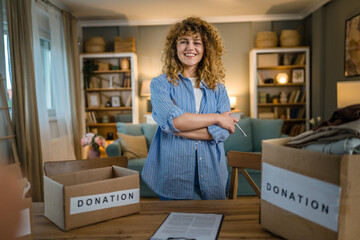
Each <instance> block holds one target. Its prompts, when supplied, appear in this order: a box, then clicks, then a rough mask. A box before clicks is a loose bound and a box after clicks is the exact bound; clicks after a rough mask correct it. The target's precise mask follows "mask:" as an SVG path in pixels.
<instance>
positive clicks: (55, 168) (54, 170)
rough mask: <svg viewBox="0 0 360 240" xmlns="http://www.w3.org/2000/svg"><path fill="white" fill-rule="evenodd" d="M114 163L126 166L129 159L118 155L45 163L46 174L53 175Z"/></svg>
mask: <svg viewBox="0 0 360 240" xmlns="http://www.w3.org/2000/svg"><path fill="white" fill-rule="evenodd" d="M112 165H116V166H119V167H124V168H126V167H127V165H128V159H127V157H124V156H117V157H107V158H97V159H83V160H67V161H50V162H45V163H44V171H45V175H46V176H52V175H55V174H61V173H67V172H74V171H80V170H86V169H93V168H101V167H108V166H112Z"/></svg>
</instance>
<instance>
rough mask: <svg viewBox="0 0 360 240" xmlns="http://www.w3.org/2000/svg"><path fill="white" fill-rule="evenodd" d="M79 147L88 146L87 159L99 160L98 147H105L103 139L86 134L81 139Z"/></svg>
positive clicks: (96, 135) (95, 135)
mask: <svg viewBox="0 0 360 240" xmlns="http://www.w3.org/2000/svg"><path fill="white" fill-rule="evenodd" d="M81 146H83V147H85V146H90V151H89V158H99V157H100V147H105V139H104V138H103V137H102V136H100V135H98V134H95V133H86V134H85V135H84V136H83V137H82V138H81Z"/></svg>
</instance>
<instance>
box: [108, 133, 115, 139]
mask: <svg viewBox="0 0 360 240" xmlns="http://www.w3.org/2000/svg"><path fill="white" fill-rule="evenodd" d="M107 140H114V134H113V133H112V132H108V133H107Z"/></svg>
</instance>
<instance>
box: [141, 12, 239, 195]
mask: <svg viewBox="0 0 360 240" xmlns="http://www.w3.org/2000/svg"><path fill="white" fill-rule="evenodd" d="M223 52H224V46H223V44H222V40H221V38H220V35H219V33H218V31H217V30H216V29H215V28H214V27H213V26H211V25H210V24H209V23H207V22H206V21H204V20H202V19H200V18H196V17H190V18H187V19H185V20H183V21H182V22H179V23H176V24H174V25H173V26H172V27H171V28H170V31H169V33H168V35H167V37H166V42H165V48H164V51H163V62H164V67H163V72H164V74H162V75H160V76H158V77H156V78H154V79H153V80H152V81H151V85H150V88H151V103H152V106H153V118H154V120H155V121H156V122H157V123H158V125H159V128H158V129H157V131H156V133H155V136H154V138H153V141H152V144H151V147H150V150H149V154H148V157H147V160H146V162H145V165H144V168H143V171H142V177H143V179H144V181H145V182H146V183H147V184H148V186H149V187H150V188H152V189H153V190H154V191H155V192H156V193H157V194H159V197H160V199H161V200H170V199H225V198H226V186H227V178H228V171H227V167H226V162H225V153H224V144H223V143H224V141H225V140H226V139H227V137H228V136H229V135H230V134H232V133H233V132H234V131H235V122H237V121H238V120H237V119H236V118H234V117H232V116H230V103H229V98H228V95H227V92H226V89H225V86H224V85H223V84H221V82H223V79H224V76H225V75H224V67H223V64H222V60H221V56H222V55H223Z"/></svg>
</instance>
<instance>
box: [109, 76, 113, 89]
mask: <svg viewBox="0 0 360 240" xmlns="http://www.w3.org/2000/svg"><path fill="white" fill-rule="evenodd" d="M113 84H114V76H110V80H109V88H113Z"/></svg>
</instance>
